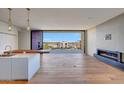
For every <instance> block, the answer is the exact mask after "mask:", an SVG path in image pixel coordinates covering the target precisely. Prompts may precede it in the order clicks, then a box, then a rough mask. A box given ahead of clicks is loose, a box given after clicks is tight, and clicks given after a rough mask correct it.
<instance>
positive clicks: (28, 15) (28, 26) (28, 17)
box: [27, 8, 30, 28]
mask: <svg viewBox="0 0 124 93" xmlns="http://www.w3.org/2000/svg"><path fill="white" fill-rule="evenodd" d="M27 23H28V24H27V28H30V9H29V8H27Z"/></svg>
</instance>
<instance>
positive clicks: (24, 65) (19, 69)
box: [12, 58, 28, 80]
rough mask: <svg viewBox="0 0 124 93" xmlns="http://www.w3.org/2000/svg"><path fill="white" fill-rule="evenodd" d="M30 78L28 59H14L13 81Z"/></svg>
mask: <svg viewBox="0 0 124 93" xmlns="http://www.w3.org/2000/svg"><path fill="white" fill-rule="evenodd" d="M27 78H28V59H27V58H14V59H12V80H27Z"/></svg>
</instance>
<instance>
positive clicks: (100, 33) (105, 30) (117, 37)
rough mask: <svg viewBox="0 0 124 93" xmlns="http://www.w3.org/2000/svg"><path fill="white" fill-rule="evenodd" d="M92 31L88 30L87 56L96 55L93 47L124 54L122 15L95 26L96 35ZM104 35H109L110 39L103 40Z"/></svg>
mask: <svg viewBox="0 0 124 93" xmlns="http://www.w3.org/2000/svg"><path fill="white" fill-rule="evenodd" d="M92 30H93V29H89V30H88V54H89V55H93V53H96V51H95V50H94V47H95V45H96V49H97V48H100V49H106V50H113V51H120V52H123V53H124V14H122V15H120V16H117V17H115V18H113V19H111V20H108V21H107V22H104V23H102V24H100V25H98V26H96V34H95V32H93V31H92ZM94 31H95V30H94ZM106 34H111V35H112V39H111V40H105V35H106ZM95 37H96V40H95Z"/></svg>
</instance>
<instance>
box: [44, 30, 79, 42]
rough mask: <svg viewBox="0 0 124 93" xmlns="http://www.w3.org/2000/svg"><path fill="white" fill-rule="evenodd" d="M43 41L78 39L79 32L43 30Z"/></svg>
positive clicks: (72, 40)
mask: <svg viewBox="0 0 124 93" xmlns="http://www.w3.org/2000/svg"><path fill="white" fill-rule="evenodd" d="M43 36H44V37H43V40H44V42H49V41H50V42H51V41H52V42H53V41H71V42H74V41H78V40H80V33H75V32H74V33H73V32H66V33H64V32H44V34H43Z"/></svg>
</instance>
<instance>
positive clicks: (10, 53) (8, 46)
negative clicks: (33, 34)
mask: <svg viewBox="0 0 124 93" xmlns="http://www.w3.org/2000/svg"><path fill="white" fill-rule="evenodd" d="M7 48H9V49H10V51H9V52H8V55H12V47H11V46H10V45H6V46H5V50H7Z"/></svg>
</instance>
